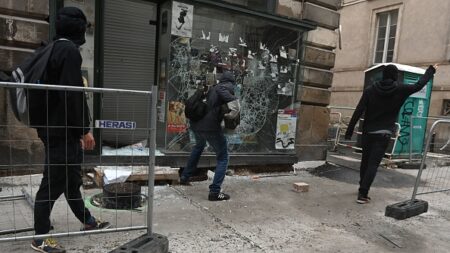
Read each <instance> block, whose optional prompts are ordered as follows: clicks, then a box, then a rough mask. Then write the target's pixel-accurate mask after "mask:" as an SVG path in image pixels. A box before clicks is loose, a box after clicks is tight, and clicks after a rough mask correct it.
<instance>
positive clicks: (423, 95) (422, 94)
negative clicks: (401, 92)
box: [410, 84, 428, 99]
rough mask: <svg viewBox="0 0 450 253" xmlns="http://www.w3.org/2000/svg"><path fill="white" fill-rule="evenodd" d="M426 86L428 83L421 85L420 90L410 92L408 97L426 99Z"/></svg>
mask: <svg viewBox="0 0 450 253" xmlns="http://www.w3.org/2000/svg"><path fill="white" fill-rule="evenodd" d="M427 87H428V84H427V85H425V86H423V88H422V89H421V90H419V91H418V92H416V93H414V94H412V95H411V96H410V97H412V98H423V99H426V98H427Z"/></svg>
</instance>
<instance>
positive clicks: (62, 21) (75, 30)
mask: <svg viewBox="0 0 450 253" xmlns="http://www.w3.org/2000/svg"><path fill="white" fill-rule="evenodd" d="M55 23H56V38H55V39H60V38H65V39H69V40H71V41H72V42H73V43H75V44H76V45H78V46H81V45H83V44H84V43H85V42H86V39H85V33H86V27H87V20H86V16H85V15H84V13H83V12H82V11H81V10H80V9H78V8H76V7H64V8H61V9H60V10H59V11H58V13H57V14H56V22H55Z"/></svg>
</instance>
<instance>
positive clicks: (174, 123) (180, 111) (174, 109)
mask: <svg viewBox="0 0 450 253" xmlns="http://www.w3.org/2000/svg"><path fill="white" fill-rule="evenodd" d="M186 129H187V125H186V116H184V104H183V103H182V102H178V101H170V102H169V110H168V113H167V132H169V133H184V132H186Z"/></svg>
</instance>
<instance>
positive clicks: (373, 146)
mask: <svg viewBox="0 0 450 253" xmlns="http://www.w3.org/2000/svg"><path fill="white" fill-rule="evenodd" d="M390 138H391V136H390V135H388V134H363V136H362V149H363V151H362V159H361V167H360V180H359V193H360V194H362V195H367V194H368V193H369V190H370V186H371V185H372V183H373V180H374V179H375V176H376V174H377V170H378V166H379V165H380V163H381V160H382V159H383V156H384V153H385V151H386V148H387V146H388V144H389V140H390Z"/></svg>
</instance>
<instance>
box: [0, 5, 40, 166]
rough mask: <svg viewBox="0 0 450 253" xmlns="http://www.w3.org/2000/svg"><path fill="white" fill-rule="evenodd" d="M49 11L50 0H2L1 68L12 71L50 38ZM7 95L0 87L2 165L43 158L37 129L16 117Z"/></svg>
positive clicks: (0, 7) (0, 163) (0, 149)
mask: <svg viewBox="0 0 450 253" xmlns="http://www.w3.org/2000/svg"><path fill="white" fill-rule="evenodd" d="M48 13H49V1H46V0H0V14H1V15H2V17H0V59H2V60H1V61H0V71H4V72H6V73H8V72H10V71H11V70H12V69H13V68H14V67H15V66H17V65H18V64H19V63H20V62H22V61H23V60H24V59H25V58H26V57H27V56H29V55H30V54H31V53H32V52H33V50H34V49H36V48H37V47H38V46H39V45H40V43H41V41H43V40H48V37H49V26H48V22H47V21H46V18H47V17H48ZM7 95H8V92H7V91H6V90H5V89H2V88H0V153H1V154H2V155H1V156H0V165H5V164H9V165H10V164H31V163H36V162H37V161H41V160H42V157H43V155H42V153H43V146H42V144H41V142H40V141H39V140H38V138H37V135H36V131H35V130H33V129H29V128H26V127H25V126H24V125H23V124H21V123H20V122H18V121H17V120H16V119H15V117H14V115H13V114H12V112H11V110H10V109H9V107H8V106H7V103H8V99H7V98H8V96H7Z"/></svg>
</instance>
